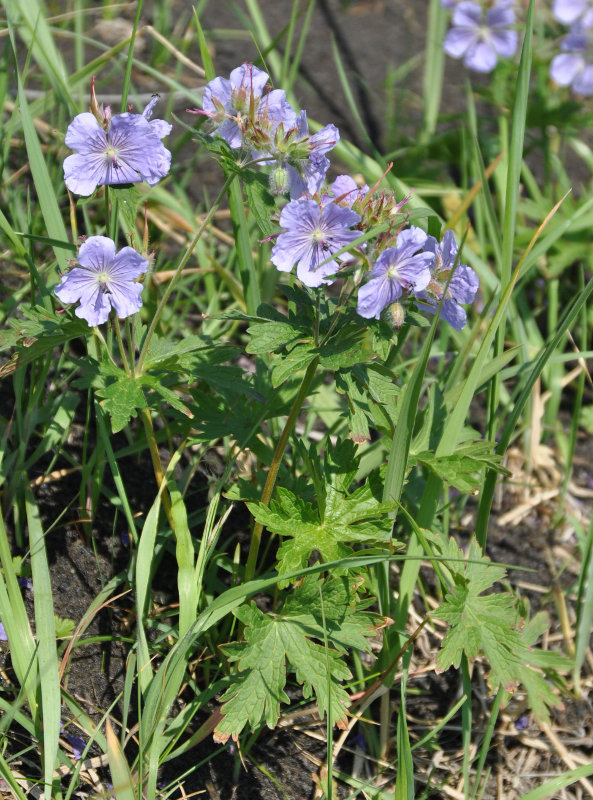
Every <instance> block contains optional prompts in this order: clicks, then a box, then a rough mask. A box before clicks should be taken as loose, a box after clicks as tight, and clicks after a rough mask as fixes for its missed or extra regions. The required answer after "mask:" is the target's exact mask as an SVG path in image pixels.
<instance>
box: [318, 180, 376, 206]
mask: <svg viewBox="0 0 593 800" xmlns="http://www.w3.org/2000/svg"><path fill="white" fill-rule="evenodd" d="M330 189H331V192H332V195H333V197H330V196H329V195H325V197H324V200H327V201H330V202H336V203H338V204H339V205H343V206H349V207H352V205H353V204H354V203H355V202H356V201H357V200H362V199H363V197H365V196H366V195H367V193H368V191H369V187H368V185H367V184H366V183H365V184H364V186H359V185H358V184H357V183H356V181H355V180H354V178H352V177H351V176H350V175H338V177H337V178H336V179H335V181H334V182H333V183H332V185H331V186H330Z"/></svg>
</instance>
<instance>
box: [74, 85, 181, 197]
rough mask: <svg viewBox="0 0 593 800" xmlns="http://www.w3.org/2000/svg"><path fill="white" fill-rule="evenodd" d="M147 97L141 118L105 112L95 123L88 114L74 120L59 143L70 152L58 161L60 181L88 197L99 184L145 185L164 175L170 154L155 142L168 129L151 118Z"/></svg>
mask: <svg viewBox="0 0 593 800" xmlns="http://www.w3.org/2000/svg"><path fill="white" fill-rule="evenodd" d="M157 100H158V97H155V98H153V99H152V100H151V101H150V103H149V104H148V105H147V106H146V108H145V109H144V111H143V112H142V114H132V113H130V112H127V111H126V112H125V113H124V114H115V115H113V116H111V115H110V114H105V115H104V118H103V125H101V124H100V123H99V121H98V119H97V117H96V116H95V115H94V114H91V113H90V112H89V111H86V112H84V113H83V114H78V116H76V117H74V119H73V120H72V122H71V123H70V125H69V126H68V130H67V131H66V139H65V142H66V144H67V145H68V147H69V148H70V149H71V150H75V151H76V152H75V153H74V154H73V155H71V156H68V157H67V158H66V159H65V161H64V180H65V182H66V186H67V187H68V188H69V189H70V191H71V192H74V194H80V195H84V196H86V195H90V194H92V193H93V192H94V191H95V189H96V188H97V186H102V185H103V184H108V185H114V184H119V183H138V182H140V181H146V182H147V183H149V184H150V185H151V186H154V184H155V183H158V182H159V181H160V179H161V178H164V176H165V175H166V174H167V173H168V172H169V168H170V166H171V153H170V152H169V151H168V150H167V148H166V147H165V146H164V145H163V143H162V142H161V139H162V138H163V136H166V135H167V134H168V133H169V132H170V130H171V127H172V126H171V125H169V123H168V122H165V121H164V120H162V119H154V120H151V119H150V116H151V114H152V109H153V108H154V105H155V103H156V101H157Z"/></svg>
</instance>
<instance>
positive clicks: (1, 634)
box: [0, 622, 8, 642]
mask: <svg viewBox="0 0 593 800" xmlns="http://www.w3.org/2000/svg"><path fill="white" fill-rule="evenodd" d="M7 641H8V636H7V635H6V629H5V628H4V625H3V624H2V623H1V622H0V642H7Z"/></svg>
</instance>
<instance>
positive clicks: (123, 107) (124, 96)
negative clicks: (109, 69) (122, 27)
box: [119, 0, 144, 113]
mask: <svg viewBox="0 0 593 800" xmlns="http://www.w3.org/2000/svg"><path fill="white" fill-rule="evenodd" d="M143 5H144V0H137V3H136V16H135V17H134V25H133V27H132V33H131V35H130V44H129V47H128V57H127V59H126V69H125V72H124V82H123V84H122V89H121V104H120V108H119V110H120V112H121V113H123V112H124V111H127V109H128V94H129V92H130V80H131V78H132V66H133V64H134V43H135V41H136V31H137V30H138V24H139V22H140V16H141V14H142V6H143Z"/></svg>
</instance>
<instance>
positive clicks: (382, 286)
mask: <svg viewBox="0 0 593 800" xmlns="http://www.w3.org/2000/svg"><path fill="white" fill-rule="evenodd" d="M401 293H402V287H401V283H400V282H399V281H398V280H396V279H390V278H388V277H386V276H385V277H381V278H374V279H373V280H370V281H369V282H368V283H366V284H365V285H364V286H361V287H360V289H359V290H358V301H357V304H356V313H357V314H359V315H360V316H361V317H364V318H365V319H379V317H380V316H381V311H383V309H384V308H386V307H387V306H388V305H390V304H391V303H394V302H395V301H396V300H397V299H398V297H400V296H401Z"/></svg>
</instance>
